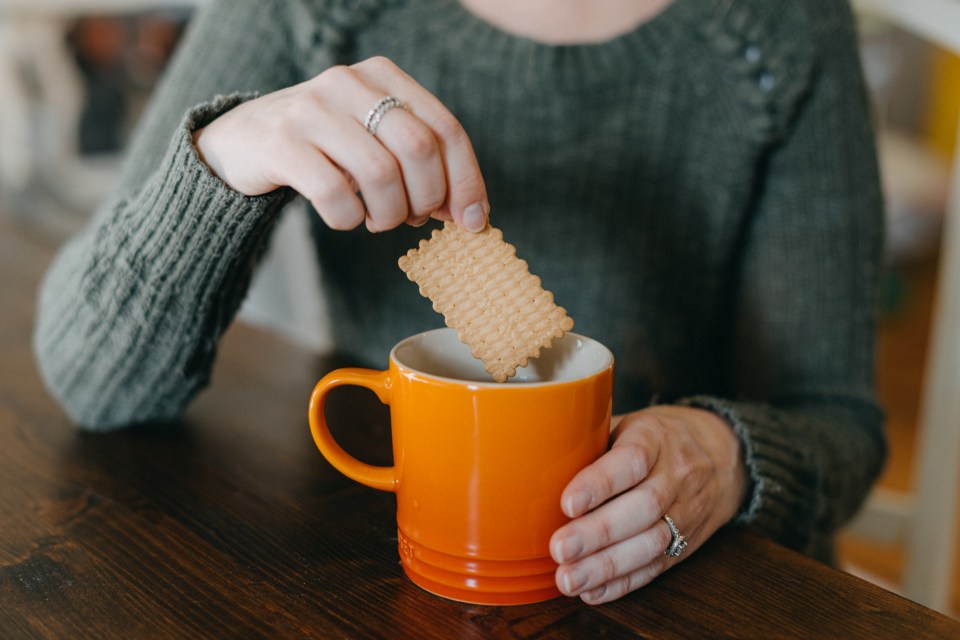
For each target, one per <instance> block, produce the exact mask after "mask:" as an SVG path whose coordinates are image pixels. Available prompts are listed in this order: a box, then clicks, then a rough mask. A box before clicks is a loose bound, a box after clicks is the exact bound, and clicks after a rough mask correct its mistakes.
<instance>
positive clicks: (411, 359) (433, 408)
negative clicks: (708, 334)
mask: <svg viewBox="0 0 960 640" xmlns="http://www.w3.org/2000/svg"><path fill="white" fill-rule="evenodd" d="M340 385H356V386H361V387H366V388H368V389H371V390H372V391H374V392H375V393H376V394H377V396H378V397H379V398H380V400H381V401H382V402H384V403H385V404H387V405H389V406H390V421H391V428H392V433H393V458H394V465H393V466H392V467H377V466H371V465H368V464H365V463H363V462H360V461H358V460H356V459H355V458H353V457H351V456H350V455H349V454H347V453H346V452H345V451H344V450H343V449H342V448H341V447H340V446H339V445H337V443H336V442H335V441H334V439H333V438H332V436H331V435H330V431H329V429H328V427H327V424H326V422H325V418H324V403H325V400H326V397H327V394H328V393H329V392H330V390H332V389H333V388H335V387H337V386H340ZM612 386H613V356H612V355H611V353H610V351H609V350H608V349H607V348H606V347H604V346H603V345H601V344H600V343H599V342H597V341H595V340H591V339H590V338H586V337H583V336H580V335H577V334H574V333H568V334H566V335H565V336H564V337H563V338H561V339H558V340H556V341H554V343H553V346H552V347H551V348H549V349H544V350H543V351H542V352H541V355H540V357H539V358H537V359H532V360H530V362H529V363H528V366H527V367H524V368H520V369H518V370H517V375H516V376H515V377H514V378H512V379H511V380H510V381H509V382H506V383H495V382H492V381H490V376H489V374H487V373H486V372H485V371H484V370H483V368H482V365H481V363H480V362H479V361H477V360H476V359H475V358H474V357H473V356H472V355H471V354H470V350H469V348H468V347H467V346H466V345H464V344H462V343H461V342H460V341H459V340H458V339H457V335H456V333H455V332H454V331H453V330H452V329H437V330H435V331H428V332H426V333H421V334H418V335H415V336H412V337H410V338H407V339H406V340H403V341H402V342H400V343H399V344H398V345H397V346H396V347H394V348H393V350H392V351H391V353H390V367H389V369H387V370H386V371H374V370H370V369H338V370H336V371H333V372H331V373H330V374H328V375H327V376H325V377H324V378H323V379H322V380H321V381H320V382H319V383H317V386H316V388H315V389H314V391H313V396H312V397H311V400H310V428H311V431H312V432H313V437H314V440H315V441H316V443H317V446H318V447H319V449H320V451H321V453H322V454H323V455H324V457H326V458H327V460H329V461H330V463H331V464H333V466H334V467H336V468H337V469H338V470H340V471H341V472H342V473H344V474H345V475H347V476H348V477H350V478H352V479H354V480H356V481H358V482H361V483H363V484H366V485H368V486H371V487H374V488H376V489H382V490H385V491H394V492H396V494H397V525H398V538H399V551H400V559H401V562H402V565H403V569H404V571H405V572H406V573H407V575H408V576H409V577H410V579H411V580H413V582H414V583H416V584H417V585H419V586H421V587H422V588H424V589H426V590H427V591H430V592H432V593H435V594H438V595H441V596H444V597H447V598H451V599H454V600H460V601H464V602H471V603H477V604H523V603H530V602H538V601H541V600H547V599H549V598H553V597H556V596H558V595H560V594H559V591H558V590H557V588H556V584H555V581H554V572H555V570H556V568H557V565H556V563H555V562H554V561H553V560H552V558H551V557H550V553H549V548H548V547H549V540H550V536H551V535H552V534H553V532H554V531H556V530H557V528H559V527H560V526H561V525H563V524H564V523H565V522H567V518H566V516H564V515H563V513H562V512H561V510H560V495H561V493H562V492H563V489H564V487H565V486H566V485H567V483H568V482H569V481H570V480H571V479H572V478H573V476H574V475H576V474H577V472H578V471H580V470H581V469H582V468H584V467H585V466H587V465H588V464H590V463H591V462H593V461H594V460H595V459H596V458H597V457H599V456H600V455H601V454H602V453H603V452H604V451H605V450H606V447H607V439H608V432H609V428H610V414H611V408H612V404H611V398H612Z"/></svg>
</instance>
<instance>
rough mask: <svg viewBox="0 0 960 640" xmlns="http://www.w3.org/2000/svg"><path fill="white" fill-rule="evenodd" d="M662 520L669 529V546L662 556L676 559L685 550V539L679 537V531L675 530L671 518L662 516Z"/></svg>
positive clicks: (675, 526)
mask: <svg viewBox="0 0 960 640" xmlns="http://www.w3.org/2000/svg"><path fill="white" fill-rule="evenodd" d="M663 519H664V520H665V521H666V523H667V526H668V527H670V544H669V545H668V546H667V549H666V551H664V552H663V555H665V556H670V557H671V558H676V557H678V556H679V555H680V554H681V553H683V550H684V549H686V548H687V539H686V538H685V537H683V536H682V535H680V530H679V529H677V525H676V524H674V522H673V518H671V517H670V516H668V515H664V516H663Z"/></svg>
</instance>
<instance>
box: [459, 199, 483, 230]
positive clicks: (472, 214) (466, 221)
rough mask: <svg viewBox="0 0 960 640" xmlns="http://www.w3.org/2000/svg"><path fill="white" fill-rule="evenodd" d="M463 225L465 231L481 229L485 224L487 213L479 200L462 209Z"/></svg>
mask: <svg viewBox="0 0 960 640" xmlns="http://www.w3.org/2000/svg"><path fill="white" fill-rule="evenodd" d="M463 226H464V227H465V228H466V229H467V231H473V232H477V231H483V229H484V227H486V226H487V214H486V212H485V211H484V207H483V205H482V204H480V203H479V202H475V203H473V204H472V205H470V206H469V207H467V208H466V209H464V210H463Z"/></svg>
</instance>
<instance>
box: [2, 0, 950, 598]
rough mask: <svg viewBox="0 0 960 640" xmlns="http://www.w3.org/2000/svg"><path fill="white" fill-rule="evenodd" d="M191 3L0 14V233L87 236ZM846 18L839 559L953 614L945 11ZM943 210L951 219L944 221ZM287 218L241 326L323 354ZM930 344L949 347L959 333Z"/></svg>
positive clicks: (300, 229)
mask: <svg viewBox="0 0 960 640" xmlns="http://www.w3.org/2000/svg"><path fill="white" fill-rule="evenodd" d="M202 1H203V0H88V1H84V0H60V1H58V0H32V1H27V0H0V87H3V91H2V92H0V219H2V221H5V222H7V223H8V225H7V226H4V227H0V228H12V229H16V230H17V232H19V233H27V234H30V235H31V236H33V237H34V238H36V239H37V240H38V241H40V242H43V243H44V244H46V245H48V246H50V247H55V246H57V245H59V244H60V243H61V242H63V241H64V240H65V239H66V238H67V237H69V236H70V235H71V234H73V233H75V232H76V231H77V230H78V229H79V228H80V227H81V226H82V225H83V224H84V223H85V222H86V221H87V220H88V218H89V216H90V215H91V213H92V211H93V209H94V208H95V207H96V205H97V203H98V202H99V201H100V200H101V199H102V198H103V197H104V194H106V193H107V192H108V190H109V189H110V187H111V184H112V182H113V180H114V179H115V176H116V174H117V170H118V166H119V162H120V159H121V157H122V154H123V151H124V146H125V142H126V140H127V139H128V136H129V134H130V131H131V129H132V128H133V127H134V126H135V124H136V122H137V118H138V116H139V115H140V113H141V112H142V109H143V107H144V104H145V102H146V101H147V100H148V99H149V96H150V93H151V91H152V89H153V87H154V86H155V84H156V82H157V80H158V78H159V77H160V75H161V74H162V72H163V68H164V65H165V63H166V61H167V60H168V58H169V56H170V54H171V52H172V50H173V49H174V47H175V46H176V43H177V40H178V38H179V37H180V36H181V35H182V33H183V29H184V27H185V25H186V24H187V23H188V21H189V19H190V17H191V15H192V13H193V12H194V11H195V10H196V6H197V5H198V4H199V3H200V2H202ZM906 5H909V8H908V9H904V8H902V7H903V6H906ZM921 5H923V6H921ZM855 6H856V9H857V11H858V15H859V21H860V34H861V50H862V55H863V64H864V70H865V72H866V76H867V79H868V83H869V86H870V91H871V98H872V102H873V108H874V115H875V122H876V125H877V126H876V128H877V132H878V133H877V136H878V144H879V148H880V152H881V164H882V173H883V180H884V189H885V192H886V198H887V205H888V206H887V225H888V245H887V261H886V270H885V275H884V282H883V308H882V323H881V328H880V350H879V357H878V362H879V368H878V380H879V386H880V393H881V398H882V400H883V402H884V405H885V406H886V409H887V411H888V417H889V434H890V441H891V457H890V462H889V464H888V467H887V470H886V472H885V474H884V476H883V479H882V481H881V486H880V488H879V489H878V492H877V496H875V499H874V500H872V502H871V508H870V509H868V510H867V511H866V512H865V514H864V517H863V518H861V520H860V521H858V523H856V525H855V526H853V527H851V530H850V531H849V532H848V533H846V534H845V535H844V536H843V539H842V545H841V551H842V561H843V566H844V567H845V569H847V570H849V571H851V572H854V573H857V574H859V575H861V576H863V577H865V578H867V579H870V580H873V581H875V582H878V583H880V584H882V585H883V586H886V587H887V588H890V589H893V590H897V591H900V592H901V593H904V594H905V595H907V596H908V597H911V598H912V599H916V600H920V601H922V602H924V603H925V604H928V605H929V606H932V607H934V608H937V609H940V610H941V611H945V612H948V613H951V614H952V615H955V616H956V615H957V612H960V570H957V565H958V560H960V550H958V549H957V548H956V547H957V545H958V541H957V539H958V538H960V536H957V535H956V533H955V532H956V528H955V522H956V519H955V513H956V509H957V507H956V501H957V493H958V491H957V490H956V489H953V488H952V487H955V486H956V485H957V484H958V477H957V473H956V464H953V466H952V468H951V469H948V470H946V475H938V476H930V477H928V478H926V479H922V478H923V470H924V468H925V467H924V465H928V466H931V467H935V466H937V465H940V466H942V464H944V462H943V461H944V460H945V459H944V458H936V457H935V456H934V457H931V455H930V453H929V452H930V451H935V452H936V451H937V450H939V449H942V447H943V446H944V444H945V443H946V446H947V448H948V449H949V448H950V447H953V448H954V449H957V448H960V440H958V437H956V436H953V435H951V434H950V433H949V432H948V431H950V430H952V431H960V417H958V415H957V414H954V415H953V416H951V417H948V418H946V419H945V418H944V417H943V416H938V415H937V412H936V411H935V410H933V409H931V404H932V403H934V402H935V401H936V400H937V398H938V397H942V396H943V395H944V392H943V391H940V392H939V394H940V395H939V396H938V395H937V393H938V392H935V391H931V387H932V386H935V385H934V384H933V382H932V380H931V371H933V370H934V369H935V367H934V366H933V363H932V362H931V358H930V357H928V354H930V353H933V354H937V353H938V349H936V348H933V347H931V327H937V326H938V325H937V322H936V321H935V320H934V318H936V317H938V316H937V310H938V309H942V308H943V306H944V304H945V303H944V302H943V300H942V299H941V298H942V297H943V296H942V295H941V294H940V293H938V291H939V289H938V287H940V288H942V287H943V282H942V281H941V278H940V276H939V274H940V267H941V266H942V265H941V257H942V255H943V252H942V250H941V248H942V246H943V241H944V234H945V227H944V221H945V218H946V212H947V211H948V210H950V202H951V200H950V197H951V193H958V192H960V187H958V186H953V191H951V184H952V183H953V182H956V178H954V177H953V176H957V175H960V170H958V169H956V168H955V167H954V162H953V160H954V158H955V157H956V153H957V149H956V145H957V138H958V133H957V124H958V114H960V57H958V55H957V51H958V50H960V0H923V1H919V0H918V1H916V2H914V1H911V2H910V3H897V2H889V1H885V0H863V1H858V2H855ZM925 12H926V13H925ZM953 197H954V199H955V200H957V201H960V197H957V196H956V195H954V196H953ZM953 211H954V213H956V214H960V205H955V206H954V207H953ZM303 215H304V213H303V212H302V211H297V210H294V211H291V212H289V213H288V215H286V216H285V219H284V222H283V223H282V226H281V229H280V230H278V232H277V233H276V234H275V238H274V242H275V243H280V244H281V245H284V251H282V252H280V251H275V252H273V257H271V258H269V259H268V260H267V262H266V263H265V265H264V267H263V268H262V269H261V272H260V273H259V275H258V277H257V279H256V281H255V283H254V287H253V290H252V292H251V295H250V298H249V300H248V301H247V303H246V304H245V306H244V309H243V311H242V317H243V318H244V319H245V320H246V321H248V322H252V323H255V324H259V325H265V326H267V327H269V328H272V329H274V330H277V331H279V332H281V333H282V334H284V335H285V336H286V337H288V338H290V339H291V340H293V341H294V342H296V343H298V344H300V345H302V346H304V348H308V349H315V350H323V349H325V348H326V347H327V345H328V344H329V341H328V338H327V334H326V332H325V330H324V329H323V327H324V309H323V306H322V303H321V302H320V301H319V299H318V297H317V296H316V295H315V292H316V291H317V285H318V282H317V280H316V278H317V276H315V275H313V274H314V271H313V270H312V269H310V268H308V267H305V266H304V265H309V264H310V263H312V262H313V257H312V254H311V252H310V249H309V247H307V246H305V245H303V243H302V240H303V238H305V237H306V236H307V234H306V233H304V225H305V219H304V218H303ZM280 256H282V257H280ZM954 262H956V260H954ZM955 270H956V269H955ZM958 295H960V292H958ZM938 305H939V306H938ZM954 308H955V305H954ZM953 313H954V316H949V318H954V317H955V315H956V312H955V311H954V312H953ZM940 316H947V314H945V313H943V312H942V311H941V313H940ZM957 322H960V320H957ZM941 324H943V322H941ZM939 330H940V333H941V334H944V333H945V330H944V328H943V327H940V329H939ZM946 333H952V334H960V328H957V327H954V328H952V329H950V328H949V327H948V328H947V330H946ZM943 344H951V343H949V342H945V343H943ZM952 344H953V346H956V342H953V343H952ZM947 357H948V358H949V357H950V356H949V354H948V355H947ZM953 358H954V362H953V364H952V365H951V364H950V363H949V362H948V363H947V364H946V365H944V366H941V367H940V371H941V374H940V375H939V378H938V381H939V384H940V387H941V389H942V388H944V385H946V386H947V387H948V388H949V387H952V389H954V390H956V391H957V392H960V380H958V379H957V375H956V372H957V369H958V368H960V365H957V363H956V359H958V358H960V351H957V352H956V353H955V354H954V356H953ZM951 367H952V368H951ZM943 371H948V372H949V371H952V372H953V374H954V375H952V377H949V376H947V375H946V374H943ZM934 432H938V433H939V434H940V435H937V436H935V438H936V439H934V436H932V435H931V434H932V433H934ZM941 453H942V451H941ZM947 454H948V455H949V454H950V452H949V451H947ZM946 460H948V461H949V460H952V461H953V462H954V463H955V462H956V461H957V457H956V455H954V457H953V458H946ZM939 471H940V472H941V473H943V472H944V470H943V469H940V470H939ZM951 478H952V480H951ZM951 483H952V484H951ZM934 485H938V486H936V490H933V489H930V487H931V486H934ZM939 485H943V486H939ZM933 503H935V504H936V507H937V510H939V511H940V512H941V513H940V514H939V515H938V516H937V518H938V519H937V520H933V521H932V520H930V519H929V517H930V516H929V513H921V512H920V510H922V509H924V508H927V509H928V511H930V510H931V509H930V505H931V504H933ZM944 514H946V515H944ZM920 529H923V530H924V532H927V530H931V529H935V530H936V531H933V533H934V534H937V533H939V534H940V538H938V539H933V540H932V541H931V540H930V539H926V538H925V539H918V538H917V536H916V532H917V531H918V530H920ZM944 538H945V539H944ZM945 545H946V547H948V548H949V551H944V548H945ZM931 566H935V567H936V569H935V570H934V573H935V574H936V575H931V574H930V571H931V569H930V567H931ZM911 572H913V576H912V577H911ZM917 576H923V577H922V578H920V577H917ZM918 582H923V583H924V584H923V585H920V586H918V584H917V583H918ZM941 585H943V586H941Z"/></svg>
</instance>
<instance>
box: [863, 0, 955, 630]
mask: <svg viewBox="0 0 960 640" xmlns="http://www.w3.org/2000/svg"><path fill="white" fill-rule="evenodd" d="M854 5H855V6H856V7H857V8H858V9H859V10H861V11H864V12H867V13H872V14H876V15H879V16H881V17H883V18H884V19H886V20H889V21H891V22H892V23H894V24H896V25H898V26H901V27H903V28H905V29H907V30H909V31H912V32H914V33H915V34H917V35H919V36H920V37H922V38H925V39H928V40H931V41H933V42H936V43H937V44H939V45H941V46H944V47H946V48H948V49H950V50H953V51H955V52H958V53H960V28H958V25H960V0H913V1H912V2H909V3H905V2H901V1H900V0H855V2H854ZM958 115H960V114H958ZM956 149H957V152H956V154H955V156H954V161H953V172H952V178H951V196H950V203H949V204H948V207H947V211H946V216H945V220H944V229H943V237H942V240H941V243H942V244H941V252H940V267H939V269H940V272H939V277H938V281H937V282H938V284H937V296H936V301H935V305H936V306H935V308H934V318H933V326H932V334H931V343H930V347H929V351H928V357H927V363H928V364H927V370H926V374H925V380H924V387H923V398H922V410H921V415H920V423H919V427H920V429H919V447H918V454H917V457H916V460H915V477H916V482H915V488H914V491H913V493H912V494H910V495H903V494H898V493H894V492H891V491H887V490H882V489H878V490H877V491H875V492H874V494H873V496H872V497H871V499H870V501H869V503H868V505H867V507H866V508H865V510H864V512H863V513H862V514H861V515H860V517H859V518H858V520H857V521H856V522H855V523H854V524H853V525H852V528H851V530H852V531H853V532H854V533H855V534H858V535H863V536H866V537H869V538H873V539H876V540H879V541H883V542H902V543H903V544H904V547H905V551H906V565H905V568H904V577H903V581H902V584H901V585H900V591H901V592H902V593H903V595H905V596H906V597H907V598H910V599H911V600H914V601H916V602H919V603H921V604H924V605H926V606H928V607H930V608H932V609H936V610H939V611H942V612H948V607H949V597H950V588H951V573H952V571H953V570H954V549H955V546H956V544H957V525H958V513H957V512H958V510H960V500H958V498H960V477H958V472H960V157H958V156H960V140H958V144H957V147H956ZM948 613H949V612H948Z"/></svg>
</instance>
